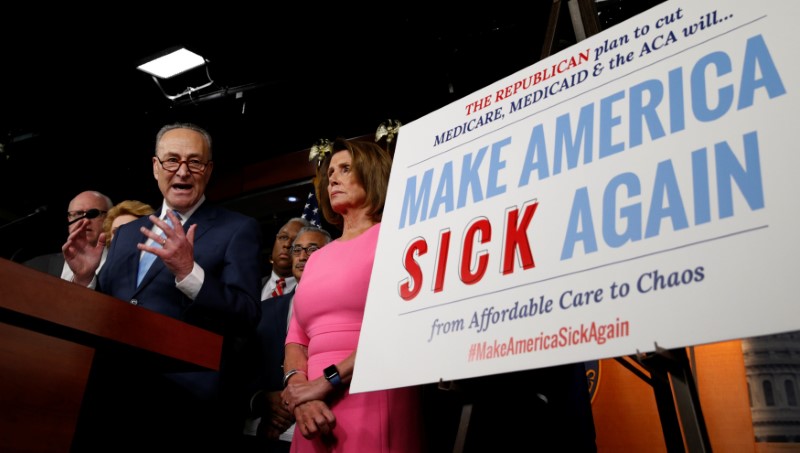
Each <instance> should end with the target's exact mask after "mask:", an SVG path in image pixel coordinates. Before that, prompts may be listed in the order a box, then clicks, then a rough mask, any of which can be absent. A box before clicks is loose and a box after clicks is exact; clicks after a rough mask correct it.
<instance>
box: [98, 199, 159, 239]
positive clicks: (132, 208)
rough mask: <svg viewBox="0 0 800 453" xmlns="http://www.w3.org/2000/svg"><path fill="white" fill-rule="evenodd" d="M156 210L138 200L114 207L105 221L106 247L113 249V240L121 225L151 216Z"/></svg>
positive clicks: (120, 203) (121, 203) (123, 202)
mask: <svg viewBox="0 0 800 453" xmlns="http://www.w3.org/2000/svg"><path fill="white" fill-rule="evenodd" d="M153 212H155V210H154V209H153V207H152V206H150V205H149V204H147V203H142V202H141V201H138V200H125V201H122V202H119V203H117V204H115V205H114V207H112V208H111V209H109V210H108V213H107V214H106V219H105V220H104V221H103V232H105V233H106V247H111V239H113V238H114V233H116V232H117V228H119V227H120V225H124V224H126V223H128V222H132V221H134V220H136V219H138V218H139V217H143V216H146V215H150V214H152V213H153Z"/></svg>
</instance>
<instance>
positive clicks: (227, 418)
mask: <svg viewBox="0 0 800 453" xmlns="http://www.w3.org/2000/svg"><path fill="white" fill-rule="evenodd" d="M193 224H196V225H197V229H196V231H195V237H194V259H195V262H197V264H198V265H199V266H200V267H202V268H203V270H204V272H205V277H204V281H203V285H202V287H201V289H200V292H199V294H198V295H197V297H196V298H195V299H194V300H191V299H190V298H188V297H187V296H186V295H185V294H183V293H182V292H181V291H180V290H179V289H177V288H176V287H175V276H174V275H173V274H172V273H171V272H170V271H169V270H168V269H167V268H166V267H165V266H164V263H163V262H162V261H161V260H160V259H156V260H155V261H154V262H153V264H152V265H151V267H150V269H149V270H148V272H147V274H146V275H145V277H144V279H143V280H142V283H141V285H140V286H139V287H138V288H137V286H136V277H137V272H138V265H139V256H140V251H139V250H138V249H137V247H136V245H137V244H139V243H140V242H144V241H146V239H147V237H146V236H145V235H143V234H142V233H141V232H140V227H145V228H151V227H152V222H150V220H149V219H148V218H147V217H143V218H140V219H137V220H134V221H133V222H130V223H128V224H126V225H123V226H122V227H120V228H119V229H118V230H117V232H116V234H115V236H114V241H113V242H112V245H111V248H110V249H109V252H108V256H107V258H106V262H105V264H104V265H103V267H102V269H101V271H100V274H99V275H98V282H97V290H98V291H102V292H103V293H106V294H109V295H111V296H114V297H117V298H119V299H121V300H122V301H124V302H125V303H132V304H136V305H138V306H140V307H142V308H143V309H147V310H152V311H155V312H158V313H161V314H164V315H166V316H169V317H172V318H175V319H178V320H181V321H184V322H187V323H189V324H193V325H195V326H198V327H201V328H204V329H207V330H211V331H214V332H216V333H219V334H221V335H223V338H224V339H223V351H222V361H221V364H220V371H219V372H212V371H198V372H176V373H166V374H165V373H162V372H161V371H159V372H153V371H151V370H147V369H145V370H142V369H137V368H133V367H130V366H127V367H126V363H125V362H123V360H124V359H118V362H121V363H116V364H114V365H106V366H104V369H102V370H99V371H98V370H93V373H95V374H96V375H102V376H103V377H102V379H101V378H98V379H97V381H96V382H99V383H100V384H98V386H96V387H94V389H95V390H96V391H95V392H94V393H93V394H92V395H90V398H89V401H90V402H89V403H84V413H88V414H89V415H87V417H86V419H87V420H89V421H87V422H86V423H85V424H84V425H83V426H85V428H84V429H83V431H82V433H85V437H84V436H82V435H81V432H79V433H78V435H76V437H77V439H78V440H77V442H78V447H76V448H77V449H78V450H84V449H85V450H86V451H93V449H94V448H112V449H123V450H126V451H127V450H128V449H130V450H131V451H133V450H135V449H138V448H148V444H149V448H152V445H153V444H152V442H157V443H158V445H161V446H163V447H165V448H166V449H179V450H186V451H189V450H193V449H197V448H199V449H202V450H207V451H211V450H214V449H215V448H216V447H217V446H220V445H223V446H224V445H225V442H226V439H227V437H226V436H231V438H234V436H236V435H238V434H240V433H241V429H242V419H237V418H236V417H238V416H239V415H240V414H239V412H238V411H237V410H236V407H237V406H236V404H238V402H239V401H240V400H241V398H242V397H241V395H240V394H241V392H243V391H244V386H245V384H247V381H246V380H245V379H246V375H244V374H243V369H242V368H241V367H243V366H244V365H242V364H241V361H242V357H241V355H240V351H241V349H242V348H243V345H242V344H241V343H242V339H244V338H247V337H251V338H252V336H253V331H254V330H255V327H256V325H257V324H258V321H259V320H260V319H261V305H260V289H261V288H260V286H259V283H260V275H261V272H260V250H261V230H260V227H259V225H258V222H257V221H256V220H255V219H252V218H250V217H247V216H244V215H242V214H238V213H235V212H232V211H228V210H226V209H222V208H219V207H214V206H211V205H209V204H208V201H206V202H204V203H203V205H201V206H200V207H199V208H198V209H197V211H195V212H194V214H193V215H192V216H191V217H190V218H189V219H187V220H186V222H184V229H188V228H189V226H190V225H193ZM143 334H145V335H146V332H143ZM103 363H109V361H108V360H106V361H104V362H103ZM92 403H94V404H95V405H94V406H92ZM133 414H144V415H143V416H144V418H142V415H133ZM82 417H83V415H82ZM79 428H81V425H80V424H79ZM104 443H110V447H109V445H105V446H104ZM208 449H210V450H208Z"/></svg>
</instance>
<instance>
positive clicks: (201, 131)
mask: <svg viewBox="0 0 800 453" xmlns="http://www.w3.org/2000/svg"><path fill="white" fill-rule="evenodd" d="M173 129H189V130H192V131H195V132H197V133H198V134H200V135H202V136H203V139H204V140H205V141H206V145H207V146H208V159H209V160H210V159H211V134H209V133H208V131H206V130H205V129H203V128H202V127H200V126H198V125H196V124H193V123H172V124H167V125H166V126H164V127H162V128H161V130H159V131H158V134H156V155H158V143H159V142H160V141H161V138H162V137H163V136H164V134H166V133H167V132H169V131H171V130H173Z"/></svg>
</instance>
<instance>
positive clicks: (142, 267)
mask: <svg viewBox="0 0 800 453" xmlns="http://www.w3.org/2000/svg"><path fill="white" fill-rule="evenodd" d="M172 212H173V214H175V215H176V216H177V217H178V219H180V218H181V215H180V214H178V211H172ZM164 221H165V222H167V225H169V226H172V220H170V219H169V217H168V216H166V215H165V218H164ZM161 237H162V238H166V237H167V236H166V235H165V234H164V232H163V231H162V232H161ZM146 244H148V245H150V246H152V247H161V244H160V243H158V242H155V241H153V240H152V239H148V240H147V242H146ZM155 260H156V256H155V255H153V254H152V253H150V252H144V253H143V254H142V258H141V259H140V260H139V274H138V275H137V276H136V286H137V287H138V286H139V285H140V284H141V283H142V279H143V278H144V276H145V274H147V270H148V269H150V266H151V265H152V264H153V261H155Z"/></svg>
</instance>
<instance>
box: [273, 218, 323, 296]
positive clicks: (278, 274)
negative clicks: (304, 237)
mask: <svg viewBox="0 0 800 453" xmlns="http://www.w3.org/2000/svg"><path fill="white" fill-rule="evenodd" d="M310 225H311V224H310V223H309V222H308V220H306V219H304V218H302V217H294V218H291V219H289V221H288V222H286V224H285V225H283V226H282V227H281V229H280V231H278V234H277V235H275V243H274V244H273V245H272V256H271V257H270V260H269V262H270V264H271V265H272V272H271V273H270V276H269V278H265V279H264V285H263V286H262V288H261V300H264V299H269V298H272V297H277V296H281V295H283V294H288V293H290V292H292V290H294V287H295V285H297V280H296V279H295V278H294V276H293V275H292V254H291V250H292V243H293V242H294V240H295V238H296V237H297V232H298V231H300V228H305V227H307V226H310Z"/></svg>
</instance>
